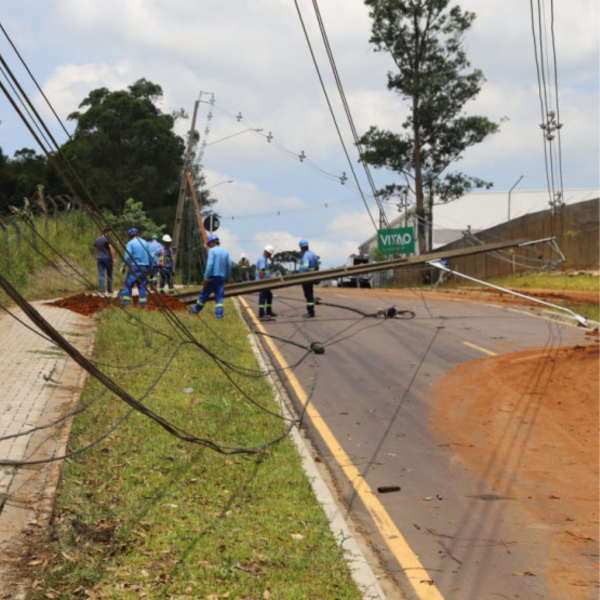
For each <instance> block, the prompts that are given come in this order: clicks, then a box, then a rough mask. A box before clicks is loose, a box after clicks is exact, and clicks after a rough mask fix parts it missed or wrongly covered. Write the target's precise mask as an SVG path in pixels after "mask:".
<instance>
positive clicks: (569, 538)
mask: <svg viewBox="0 0 600 600" xmlns="http://www.w3.org/2000/svg"><path fill="white" fill-rule="evenodd" d="M590 339H592V340H594V341H593V342H592V343H590V344H582V345H577V346H570V347H556V346H555V347H545V348H538V349H531V350H526V351H523V352H516V353H513V354H507V355H502V356H498V357H493V358H485V359H481V360H477V361H473V362H470V363H467V364H464V365H461V366H459V367H457V368H456V369H454V370H453V371H452V372H450V373H449V374H447V375H446V376H445V377H443V378H442V379H441V381H439V382H438V383H437V384H436V386H435V390H436V396H435V408H434V409H433V411H432V414H431V419H430V428H431V429H432V431H433V433H434V435H435V437H436V438H437V439H438V440H439V441H440V444H441V445H443V446H444V447H445V448H446V449H447V451H448V452H449V453H450V454H451V455H452V458H453V460H458V461H460V462H461V463H462V464H463V465H466V466H467V467H468V468H469V469H471V470H472V471H474V472H475V473H476V474H477V475H478V476H479V477H480V478H482V479H483V480H484V481H486V483H487V484H488V485H489V486H490V488H491V489H492V490H493V493H494V495H495V496H497V497H499V498H503V499H507V500H510V502H511V505H512V506H513V508H514V507H515V506H516V507H517V509H518V510H519V511H525V512H526V513H527V514H528V516H529V519H532V520H533V521H534V523H538V524H539V527H540V528H541V529H544V530H546V531H548V532H549V533H550V535H551V539H552V542H551V544H550V547H549V548H548V552H547V559H546V562H545V564H544V569H545V574H546V576H547V577H548V581H549V584H550V588H551V591H552V594H553V595H552V597H553V598H561V599H567V598H568V599H580V598H581V599H592V598H597V597H598V587H599V585H598V523H599V520H598V502H599V497H598V496H599V494H598V473H599V468H598V467H599V465H598V462H599V461H598V452H599V447H598V425H599V416H598V398H599V381H598V372H599V360H598V356H599V352H598V350H599V348H598V343H597V340H598V338H597V337H594V336H592V337H590ZM532 575H535V573H533V574H532Z"/></svg>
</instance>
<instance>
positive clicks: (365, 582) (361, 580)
mask: <svg viewBox="0 0 600 600" xmlns="http://www.w3.org/2000/svg"><path fill="white" fill-rule="evenodd" d="M236 305H237V303H236ZM238 311H239V307H238ZM240 316H241V315H240ZM248 339H249V340H250V345H251V346H252V351H253V352H254V356H255V357H256V360H257V362H258V364H259V366H260V368H261V369H263V370H264V371H268V369H269V367H268V366H267V362H266V361H267V360H268V357H267V356H266V355H265V354H264V351H263V350H262V349H261V348H260V346H259V344H258V343H257V341H256V339H255V336H254V335H253V334H249V335H248ZM267 379H268V381H269V384H270V385H271V387H272V389H273V393H274V394H275V398H276V399H277V402H278V403H279V406H280V408H281V412H282V414H283V415H284V416H286V417H288V418H295V416H294V415H292V414H291V413H290V410H289V408H288V406H289V405H290V404H288V403H286V401H285V399H284V398H283V397H282V393H281V392H282V390H281V389H280V388H279V387H278V386H277V384H276V382H275V381H274V379H273V377H272V375H270V374H269V375H268V376H267ZM284 393H285V392H284ZM290 436H291V438H292V440H293V441H294V444H295V445H296V448H297V449H298V452H299V453H300V456H301V458H302V467H303V468H304V472H305V473H306V476H307V477H308V480H309V481H310V484H311V487H312V489H313V492H314V494H315V496H316V498H317V501H318V502H319V503H320V504H321V506H322V507H323V510H324V511H325V514H326V516H327V520H328V521H329V528H330V529H331V532H332V533H333V535H334V537H335V539H336V541H337V543H338V547H339V549H340V551H341V552H342V554H343V556H344V558H345V560H346V563H347V564H348V567H349V568H350V572H351V574H352V579H354V581H355V583H356V585H357V586H358V588H359V589H360V590H361V593H362V597H363V600H386V596H385V594H384V592H383V590H382V589H381V586H380V585H379V582H378V581H377V577H376V576H375V573H374V572H373V569H372V568H371V566H370V564H369V563H368V561H367V559H366V557H365V555H364V554H363V552H362V550H361V549H360V547H359V546H358V543H357V542H356V540H355V539H354V537H353V534H352V532H351V530H350V527H349V526H348V524H347V522H346V520H345V519H344V516H343V515H342V512H341V508H340V507H339V506H338V505H337V504H336V502H335V500H334V498H333V495H332V494H331V492H330V490H329V488H328V487H327V484H326V483H325V481H324V480H323V478H322V477H321V474H320V473H319V471H318V469H317V467H316V466H315V461H314V459H313V455H312V453H311V451H310V449H309V447H308V445H307V443H306V441H305V440H304V438H303V437H302V436H301V435H300V432H299V431H298V429H297V428H296V427H294V428H293V429H292V431H291V433H290Z"/></svg>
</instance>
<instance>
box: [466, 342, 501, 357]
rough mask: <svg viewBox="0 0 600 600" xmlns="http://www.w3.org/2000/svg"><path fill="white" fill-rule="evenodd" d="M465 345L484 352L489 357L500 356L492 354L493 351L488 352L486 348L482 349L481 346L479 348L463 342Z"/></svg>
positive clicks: (495, 353)
mask: <svg viewBox="0 0 600 600" xmlns="http://www.w3.org/2000/svg"><path fill="white" fill-rule="evenodd" d="M463 344H464V345H465V346H469V348H473V349H474V350H479V352H483V353H484V354H487V355H488V356H498V353H497V352H492V351H491V350H486V349H485V348H482V347H481V346H477V345H476V344H471V342H463Z"/></svg>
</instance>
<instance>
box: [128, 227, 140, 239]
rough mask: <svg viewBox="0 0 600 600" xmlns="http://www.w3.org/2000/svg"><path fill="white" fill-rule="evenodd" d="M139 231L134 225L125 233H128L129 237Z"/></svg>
mask: <svg viewBox="0 0 600 600" xmlns="http://www.w3.org/2000/svg"><path fill="white" fill-rule="evenodd" d="M139 233H140V232H139V231H138V230H137V229H136V228H135V227H132V228H131V229H130V230H129V231H128V232H127V235H129V237H131V236H132V235H136V234H137V235H139Z"/></svg>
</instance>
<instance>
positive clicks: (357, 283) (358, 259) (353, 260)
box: [338, 254, 373, 288]
mask: <svg viewBox="0 0 600 600" xmlns="http://www.w3.org/2000/svg"><path fill="white" fill-rule="evenodd" d="M370 261H371V259H370V258H369V257H368V256H367V255H366V254H351V255H350V256H349V257H348V260H347V261H346V266H347V267H356V266H358V265H366V264H368V263H369V262H370ZM372 279H373V276H372V275H369V274H362V275H348V276H346V277H340V278H338V287H355V288H370V287H373V286H372Z"/></svg>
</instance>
